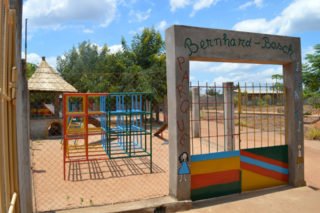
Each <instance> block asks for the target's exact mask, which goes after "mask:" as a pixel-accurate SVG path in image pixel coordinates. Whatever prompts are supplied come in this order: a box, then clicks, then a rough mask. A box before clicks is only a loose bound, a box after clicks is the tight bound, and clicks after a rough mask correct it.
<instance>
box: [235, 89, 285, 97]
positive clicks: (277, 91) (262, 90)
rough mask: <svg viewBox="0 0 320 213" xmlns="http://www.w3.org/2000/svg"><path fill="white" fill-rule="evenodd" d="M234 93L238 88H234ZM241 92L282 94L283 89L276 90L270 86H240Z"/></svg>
mask: <svg viewBox="0 0 320 213" xmlns="http://www.w3.org/2000/svg"><path fill="white" fill-rule="evenodd" d="M235 92H236V93H238V92H239V90H238V89H236V90H235ZM241 93H247V94H252V95H259V94H261V95H268V94H282V93H283V91H282V90H277V89H272V88H271V87H270V88H268V89H266V88H265V87H264V88H255V89H252V88H247V89H245V88H241Z"/></svg>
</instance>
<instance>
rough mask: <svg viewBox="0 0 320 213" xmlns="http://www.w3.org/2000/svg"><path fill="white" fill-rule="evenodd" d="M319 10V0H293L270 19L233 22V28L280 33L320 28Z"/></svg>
mask: <svg viewBox="0 0 320 213" xmlns="http://www.w3.org/2000/svg"><path fill="white" fill-rule="evenodd" d="M319 11H320V1H319V0H295V1H293V2H292V3H291V4H290V5H289V6H288V7H286V8H285V9H284V10H283V11H282V12H281V14H280V15H279V16H276V17H274V18H273V19H271V20H267V19H264V18H262V19H248V20H244V21H241V22H239V23H237V24H235V25H234V27H233V29H235V30H241V31H249V32H261V33H271V34H281V35H285V34H292V33H295V32H303V31H313V30H320V12H319Z"/></svg>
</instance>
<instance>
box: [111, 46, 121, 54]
mask: <svg viewBox="0 0 320 213" xmlns="http://www.w3.org/2000/svg"><path fill="white" fill-rule="evenodd" d="M108 48H109V50H110V53H111V54H114V53H117V52H121V51H123V49H122V45H121V44H115V45H112V46H110V47H108Z"/></svg>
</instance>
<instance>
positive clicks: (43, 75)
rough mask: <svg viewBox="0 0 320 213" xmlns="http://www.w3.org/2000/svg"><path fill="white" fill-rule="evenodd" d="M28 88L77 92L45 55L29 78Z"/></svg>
mask: <svg viewBox="0 0 320 213" xmlns="http://www.w3.org/2000/svg"><path fill="white" fill-rule="evenodd" d="M28 89H29V91H37V92H59V93H62V92H77V90H76V88H74V87H73V86H72V85H71V84H69V83H68V82H66V81H65V80H64V79H63V78H62V77H61V76H60V75H59V73H58V72H57V71H56V70H54V69H53V68H52V67H51V66H50V65H49V64H48V63H47V62H46V60H45V57H42V61H41V63H40V65H39V67H38V68H37V70H36V71H35V72H34V73H33V75H32V76H31V78H30V79H29V80H28Z"/></svg>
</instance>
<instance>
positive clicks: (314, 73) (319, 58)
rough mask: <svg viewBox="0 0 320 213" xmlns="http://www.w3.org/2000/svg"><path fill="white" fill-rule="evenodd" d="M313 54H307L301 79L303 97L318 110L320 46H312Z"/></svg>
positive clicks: (319, 101) (319, 100) (319, 97)
mask: <svg viewBox="0 0 320 213" xmlns="http://www.w3.org/2000/svg"><path fill="white" fill-rule="evenodd" d="M314 50H315V51H314V53H312V54H307V56H306V60H307V62H306V63H305V64H304V65H303V67H302V69H303V72H302V79H303V85H304V97H305V98H307V102H308V103H309V104H311V105H312V106H313V107H315V108H320V44H317V45H315V46H314Z"/></svg>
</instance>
